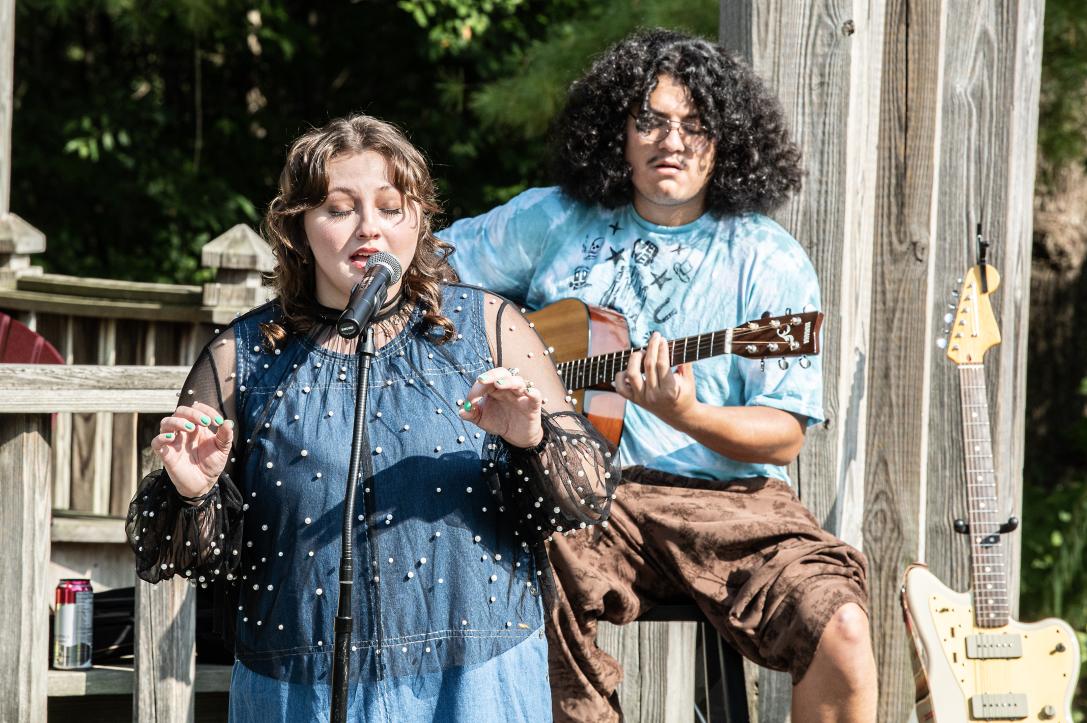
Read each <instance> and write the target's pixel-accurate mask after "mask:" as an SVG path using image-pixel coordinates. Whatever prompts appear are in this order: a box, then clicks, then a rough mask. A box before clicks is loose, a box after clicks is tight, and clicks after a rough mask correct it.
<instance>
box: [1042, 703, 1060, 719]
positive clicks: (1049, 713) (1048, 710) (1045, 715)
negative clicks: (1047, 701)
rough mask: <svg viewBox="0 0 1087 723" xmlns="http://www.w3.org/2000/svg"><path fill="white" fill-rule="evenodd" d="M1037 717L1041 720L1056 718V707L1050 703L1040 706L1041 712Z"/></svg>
mask: <svg viewBox="0 0 1087 723" xmlns="http://www.w3.org/2000/svg"><path fill="white" fill-rule="evenodd" d="M1038 717H1039V718H1041V719H1042V720H1051V719H1053V718H1056V717H1057V709H1056V708H1054V707H1053V706H1051V705H1047V706H1046V707H1045V708H1042V712H1041V713H1040V714H1039V715H1038Z"/></svg>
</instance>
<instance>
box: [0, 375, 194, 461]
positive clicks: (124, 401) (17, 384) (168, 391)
mask: <svg viewBox="0 0 1087 723" xmlns="http://www.w3.org/2000/svg"><path fill="white" fill-rule="evenodd" d="M188 371H189V370H188V368H185V367H143V366H137V367H131V366H117V367H100V366H96V365H73V366H59V365H55V366H49V365H38V366H34V365H21V364H0V413H14V412H31V411H33V412H91V411H99V410H103V409H106V410H109V411H113V412H150V413H161V412H170V411H173V409H174V408H175V407H176V406H177V390H179V389H180V388H181V386H182V385H183V384H184V382H185V377H186V376H187V375H188ZM43 392H48V393H49V394H48V395H45V394H43ZM77 431H78V430H77ZM73 449H82V447H80V443H79V442H78V440H76V441H74V442H73ZM87 457H89V455H87ZM76 459H77V460H80V461H79V462H73V465H75V464H77V463H79V464H86V461H85V460H84V459H83V457H76Z"/></svg>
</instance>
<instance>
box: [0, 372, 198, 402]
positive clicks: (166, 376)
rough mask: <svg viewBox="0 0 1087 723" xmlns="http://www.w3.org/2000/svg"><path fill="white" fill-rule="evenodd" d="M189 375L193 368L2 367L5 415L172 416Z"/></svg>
mask: <svg viewBox="0 0 1087 723" xmlns="http://www.w3.org/2000/svg"><path fill="white" fill-rule="evenodd" d="M188 372H189V369H188V367H143V366H115V367H102V366H95V365H74V366H60V365H23V364H0V414H3V413H14V412H28V413H29V412H47V413H53V412H99V411H102V410H109V411H111V412H153V413H159V412H172V411H173V410H174V408H175V407H176V406H177V390H179V389H181V387H182V385H183V384H184V383H185V377H186V376H187V375H188ZM46 393H47V394H46Z"/></svg>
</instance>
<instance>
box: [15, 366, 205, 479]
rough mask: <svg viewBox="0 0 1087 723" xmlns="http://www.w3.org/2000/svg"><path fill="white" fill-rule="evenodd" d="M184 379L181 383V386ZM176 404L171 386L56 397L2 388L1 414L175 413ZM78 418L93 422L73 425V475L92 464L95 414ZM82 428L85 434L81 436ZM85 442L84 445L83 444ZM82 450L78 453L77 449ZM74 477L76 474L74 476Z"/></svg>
mask: <svg viewBox="0 0 1087 723" xmlns="http://www.w3.org/2000/svg"><path fill="white" fill-rule="evenodd" d="M183 382H184V379H182V381H181V382H179V383H178V388H180V386H181V384H182V383H183ZM175 407H177V392H176V391H175V390H174V389H173V388H171V389H127V390H124V391H123V392H117V391H110V390H108V389H95V390H89V391H80V390H78V389H75V390H72V389H68V390H64V391H60V392H57V393H56V396H55V397H53V398H42V396H41V394H40V393H39V392H34V391H33V390H29V389H26V390H15V391H10V390H0V414H2V413H13V412H34V413H38V412H81V413H87V412H94V411H95V410H98V409H112V410H113V411H115V412H141V413H142V412H153V413H162V412H172V411H173V410H174V408H175ZM76 416H77V418H78V417H90V421H91V424H90V425H86V426H85V427H83V428H80V427H79V426H78V425H73V426H74V427H75V429H74V430H73V441H72V448H73V457H72V459H73V461H72V467H73V475H75V469H74V468H75V467H76V466H77V465H79V464H90V463H91V462H90V453H89V451H88V450H89V449H90V445H91V444H92V443H93V439H94V426H93V421H94V415H93V414H80V415H76ZM80 430H82V431H83V432H84V436H82V437H80V436H78V435H79V433H80ZM80 445H83V447H80ZM77 449H78V450H81V452H82V453H81V454H79V455H77V454H76V453H75V451H76V450H77ZM73 479H75V477H73ZM73 485H74V482H73Z"/></svg>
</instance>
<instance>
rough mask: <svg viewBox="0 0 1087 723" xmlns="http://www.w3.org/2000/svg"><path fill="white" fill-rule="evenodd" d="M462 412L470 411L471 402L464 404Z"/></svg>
mask: <svg viewBox="0 0 1087 723" xmlns="http://www.w3.org/2000/svg"><path fill="white" fill-rule="evenodd" d="M464 411H466V412H470V411H472V403H471V402H465V403H464Z"/></svg>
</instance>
